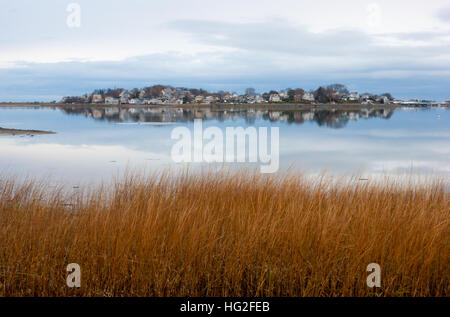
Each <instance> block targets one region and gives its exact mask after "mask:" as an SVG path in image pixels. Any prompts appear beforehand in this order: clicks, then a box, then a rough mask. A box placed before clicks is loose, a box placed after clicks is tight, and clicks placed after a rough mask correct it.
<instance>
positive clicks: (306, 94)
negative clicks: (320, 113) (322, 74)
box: [302, 92, 314, 101]
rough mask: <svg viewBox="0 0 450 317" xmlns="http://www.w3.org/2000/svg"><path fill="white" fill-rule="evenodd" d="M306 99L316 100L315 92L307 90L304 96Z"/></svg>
mask: <svg viewBox="0 0 450 317" xmlns="http://www.w3.org/2000/svg"><path fill="white" fill-rule="evenodd" d="M302 99H303V100H305V101H314V94H313V93H311V92H305V93H304V94H303V97H302Z"/></svg>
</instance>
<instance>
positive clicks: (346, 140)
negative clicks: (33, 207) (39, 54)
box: [0, 108, 450, 183]
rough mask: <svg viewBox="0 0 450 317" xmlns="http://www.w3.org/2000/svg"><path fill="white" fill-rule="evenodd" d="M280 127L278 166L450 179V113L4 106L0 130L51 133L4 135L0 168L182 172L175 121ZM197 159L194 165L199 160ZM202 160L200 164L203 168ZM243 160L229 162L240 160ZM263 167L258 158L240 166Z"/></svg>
mask: <svg viewBox="0 0 450 317" xmlns="http://www.w3.org/2000/svg"><path fill="white" fill-rule="evenodd" d="M194 118H202V119H203V126H204V127H208V126H218V127H220V128H223V129H224V131H225V128H226V127H230V126H242V127H248V126H256V127H279V128H280V167H281V169H286V168H288V167H289V166H293V167H299V168H301V169H302V170H306V171H309V172H312V173H316V172H321V171H323V170H324V169H327V170H329V171H332V172H333V173H338V174H339V173H352V172H355V171H357V170H360V171H361V173H362V174H363V175H366V176H370V175H374V174H380V173H392V174H402V173H409V172H410V171H411V170H419V171H420V172H421V173H430V172H433V173H437V174H443V175H450V124H449V123H450V111H448V110H445V109H440V108H437V109H414V110H411V109H402V110H395V111H392V110H386V109H385V110H377V111H368V110H362V111H353V112H351V111H346V112H330V111H316V112H299V111H297V112H276V111H273V112H267V111H258V110H248V111H239V112H238V111H235V112H233V111H231V112H230V111H226V112H214V111H211V110H202V111H200V110H197V111H190V110H183V109H162V108H161V109H119V108H108V109H94V108H85V109H70V110H67V109H65V110H63V109H58V108H56V109H52V108H0V127H2V128H13V129H37V130H51V131H54V132H56V133H57V134H54V135H36V136H34V137H29V136H0V149H1V151H0V170H1V171H2V172H4V173H15V174H21V175H24V174H29V175H33V176H51V177H53V178H55V179H60V180H62V181H64V182H67V183H78V182H80V181H83V182H85V181H87V182H90V181H95V180H101V179H108V178H109V177H111V175H117V173H120V172H121V171H123V170H124V169H125V168H127V167H128V168H144V169H146V170H155V169H162V168H165V167H172V168H175V169H176V168H180V167H181V168H184V167H185V166H186V165H185V164H176V163H174V162H173V161H172V159H171V156H170V153H171V148H172V146H173V144H174V143H175V141H174V140H171V138H170V135H171V132H172V130H173V129H174V128H175V127H177V126H186V127H189V128H190V129H192V128H193V120H194ZM196 165H197V167H198V165H200V164H194V165H191V166H192V167H194V168H195V166H196ZM206 165H207V164H206V163H203V166H206ZM239 165H240V164H233V166H239ZM242 165H245V166H253V167H255V168H257V167H258V166H259V164H257V163H255V164H254V165H252V164H241V166H242Z"/></svg>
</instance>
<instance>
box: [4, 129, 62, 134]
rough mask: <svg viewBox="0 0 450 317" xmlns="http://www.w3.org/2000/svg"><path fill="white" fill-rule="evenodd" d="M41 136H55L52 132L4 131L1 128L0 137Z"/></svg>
mask: <svg viewBox="0 0 450 317" xmlns="http://www.w3.org/2000/svg"><path fill="white" fill-rule="evenodd" d="M39 134H55V132H52V131H40V130H17V129H3V128H0V136H3V135H28V136H33V135H39Z"/></svg>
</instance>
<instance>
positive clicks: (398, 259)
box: [0, 173, 450, 296]
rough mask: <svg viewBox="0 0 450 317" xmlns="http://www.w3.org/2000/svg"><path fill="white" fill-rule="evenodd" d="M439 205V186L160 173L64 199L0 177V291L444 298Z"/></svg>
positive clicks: (447, 232) (443, 201)
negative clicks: (71, 280) (378, 272)
mask: <svg viewBox="0 0 450 317" xmlns="http://www.w3.org/2000/svg"><path fill="white" fill-rule="evenodd" d="M449 207H450V204H449V200H448V194H447V193H446V192H445V187H444V185H443V184H442V182H440V181H433V182H430V183H428V184H422V183H420V184H419V183H417V182H413V181H412V182H411V183H410V184H408V185H406V186H400V185H399V184H396V182H395V180H390V181H386V182H383V183H381V182H379V183H371V182H362V181H358V179H357V178H355V179H351V180H346V181H338V182H333V183H332V182H331V181H330V180H329V179H328V178H326V177H322V178H315V179H314V180H310V179H309V180H307V179H305V178H303V177H302V176H301V175H297V174H296V175H291V176H287V177H281V176H278V177H262V176H260V175H257V174H255V175H253V174H243V173H241V174H235V175H227V174H211V175H191V176H190V175H187V174H185V175H179V176H177V177H174V176H173V175H171V174H170V173H167V174H164V175H161V176H160V177H145V178H144V177H136V176H130V177H127V178H126V179H123V180H121V181H117V182H116V183H115V184H113V185H112V186H106V185H105V186H99V187H97V188H96V189H92V188H91V189H83V188H80V189H78V190H77V193H76V194H73V193H70V194H69V193H67V192H64V191H63V190H62V189H60V188H48V186H46V183H45V182H36V181H28V182H24V183H21V184H17V183H16V182H15V181H14V180H12V179H7V178H5V177H3V178H1V177H0V250H1V252H0V295H1V296H72V295H76V296H448V295H449V294H450V291H449V287H450V286H449V280H448V276H449V275H448V274H449V271H448V265H449V254H450V245H449V236H450V217H449V216H450V208H449ZM373 262H375V263H378V264H380V266H381V269H382V287H381V288H379V289H370V288H368V287H367V285H366V278H367V276H368V275H369V273H368V272H366V267H367V265H368V264H369V263H373ZM69 263H78V264H79V265H80V266H81V288H78V289H70V288H68V287H67V286H66V277H67V274H68V273H67V272H66V266H67V265H68V264H69Z"/></svg>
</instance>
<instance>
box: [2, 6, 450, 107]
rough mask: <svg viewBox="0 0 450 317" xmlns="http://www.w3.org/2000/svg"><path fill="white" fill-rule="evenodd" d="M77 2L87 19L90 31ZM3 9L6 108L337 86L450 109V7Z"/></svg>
mask: <svg viewBox="0 0 450 317" xmlns="http://www.w3.org/2000/svg"><path fill="white" fill-rule="evenodd" d="M70 3H76V4H78V5H79V8H80V9H81V11H80V27H76V23H75V22H76V18H75V19H74V15H73V14H74V13H76V10H75V11H70V12H68V11H67V9H68V5H69V4H70ZM0 7H1V11H0V100H1V101H29V100H53V99H59V98H60V97H61V96H63V95H79V94H83V93H85V92H90V91H92V90H93V89H95V88H107V87H124V88H133V87H144V86H148V85H153V84H158V83H162V84H169V85H173V86H184V87H192V88H204V89H207V90H210V91H217V90H220V89H224V90H231V91H237V92H242V91H243V90H244V89H245V88H247V87H255V88H256V90H257V91H258V92H263V91H265V90H269V89H283V88H287V87H291V88H296V87H302V88H304V89H307V90H309V89H315V88H317V86H319V85H326V84H331V83H337V82H339V83H343V84H346V85H347V86H348V87H349V88H350V89H351V90H357V91H359V92H366V91H370V92H374V93H383V92H391V93H393V95H394V96H396V97H400V98H420V99H436V100H447V99H450V89H449V87H450V2H449V1H448V0H427V1H423V0H380V1H373V0H371V1H366V0H341V1H332V0H227V1H216V0H189V1H186V0H164V1H162V0H159V1H154V0H145V1H144V0H126V1H125V0H122V1H121V0H88V1H84V0H80V1H63V0H40V1H35V0H14V1H6V0H0ZM68 18H69V22H71V23H72V24H71V25H72V26H74V23H75V27H69V25H68V23H67V22H68V21H67V20H68ZM74 21H75V22H74ZM69 24H70V23H69Z"/></svg>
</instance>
